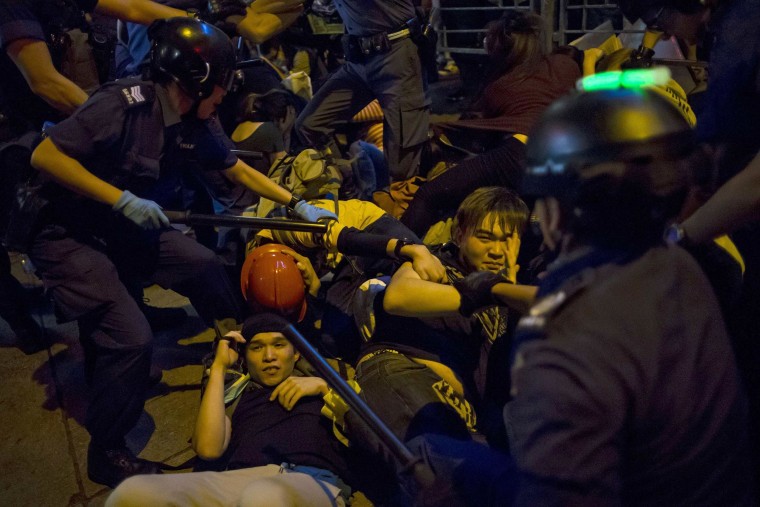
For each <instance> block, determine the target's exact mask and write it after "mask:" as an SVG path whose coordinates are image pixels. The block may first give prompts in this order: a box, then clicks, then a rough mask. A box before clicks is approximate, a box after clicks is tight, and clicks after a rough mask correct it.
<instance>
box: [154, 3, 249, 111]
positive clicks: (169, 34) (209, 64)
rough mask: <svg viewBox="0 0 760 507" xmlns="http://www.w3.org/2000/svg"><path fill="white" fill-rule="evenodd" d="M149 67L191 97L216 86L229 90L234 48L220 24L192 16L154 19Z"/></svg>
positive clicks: (199, 95) (156, 74)
mask: <svg viewBox="0 0 760 507" xmlns="http://www.w3.org/2000/svg"><path fill="white" fill-rule="evenodd" d="M148 36H149V37H150V39H151V41H152V45H151V52H150V69H151V75H152V77H153V79H154V80H156V79H161V78H164V79H168V80H171V81H174V82H176V83H177V84H178V85H179V87H180V88H181V89H182V90H183V91H184V92H185V93H187V94H188V95H190V96H191V97H192V98H194V99H198V100H199V99H204V98H206V97H208V96H210V95H211V93H212V92H213V91H214V87H215V86H219V87H221V88H224V89H225V90H229V89H230V87H231V86H232V82H233V78H234V75H235V49H234V47H233V45H232V42H231V41H230V39H229V37H227V35H226V34H225V33H224V32H223V31H222V30H220V29H219V28H217V27H215V26H213V25H211V24H209V23H206V22H204V21H200V20H197V19H194V18H189V17H188V18H183V17H177V18H170V19H162V20H158V21H155V22H154V23H153V24H152V25H151V26H150V28H149V30H148Z"/></svg>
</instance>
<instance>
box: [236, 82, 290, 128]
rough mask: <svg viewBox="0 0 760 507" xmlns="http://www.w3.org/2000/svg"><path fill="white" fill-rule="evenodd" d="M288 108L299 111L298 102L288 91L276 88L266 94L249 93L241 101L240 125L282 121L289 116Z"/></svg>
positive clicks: (239, 108) (239, 109)
mask: <svg viewBox="0 0 760 507" xmlns="http://www.w3.org/2000/svg"><path fill="white" fill-rule="evenodd" d="M288 106H292V107H293V108H294V109H295V110H296V111H298V100H297V99H296V96H295V95H294V94H293V93H292V92H290V91H288V90H280V89H277V88H275V89H272V90H269V91H268V92H266V93H264V94H258V93H249V94H247V95H245V96H243V98H242V99H240V105H239V107H238V111H239V115H238V123H239V122H242V121H272V122H273V121H275V120H280V119H282V118H285V117H286V116H287V114H288Z"/></svg>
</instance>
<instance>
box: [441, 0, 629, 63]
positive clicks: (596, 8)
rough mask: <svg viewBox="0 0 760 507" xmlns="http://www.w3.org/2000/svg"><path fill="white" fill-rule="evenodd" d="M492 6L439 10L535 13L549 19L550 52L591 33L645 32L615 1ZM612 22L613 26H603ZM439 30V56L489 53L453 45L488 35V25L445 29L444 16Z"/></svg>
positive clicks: (509, 1) (549, 0) (533, 0)
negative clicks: (453, 39)
mask: <svg viewBox="0 0 760 507" xmlns="http://www.w3.org/2000/svg"><path fill="white" fill-rule="evenodd" d="M492 3H493V4H494V5H492V6H470V7H446V6H445V2H444V5H443V6H441V7H440V8H439V11H440V13H444V12H473V11H488V12H493V13H494V15H493V16H492V17H491V19H496V18H498V17H499V15H500V14H499V13H502V12H505V11H509V10H522V11H531V10H532V11H533V12H536V13H538V14H540V15H541V16H542V17H543V18H544V19H545V20H546V26H548V27H551V29H550V30H547V33H546V37H545V44H546V48H547V49H551V48H553V47H555V46H557V45H565V44H568V43H570V42H572V41H573V40H575V39H577V38H579V37H581V36H583V35H585V34H587V33H590V32H595V33H609V34H610V35H612V34H621V33H643V32H642V30H636V29H633V28H631V26H630V24H629V23H627V22H626V21H625V20H624V18H623V16H622V14H621V13H620V11H619V10H618V7H617V3H616V2H615V0H498V1H494V2H492ZM605 22H609V27H608V28H604V27H600V26H601V25H603V24H604V23H605ZM437 29H438V34H439V48H438V51H439V53H468V54H485V50H484V49H483V47H482V44H478V45H477V46H476V47H473V46H466V47H462V46H457V45H454V44H449V42H448V39H449V35H453V34H463V33H477V34H481V37H480V38H479V39H478V40H482V35H484V34H485V26H483V27H472V28H467V29H456V30H452V29H449V28H447V27H446V26H445V24H444V23H443V21H442V19H441V16H440V15H439V16H438V21H437Z"/></svg>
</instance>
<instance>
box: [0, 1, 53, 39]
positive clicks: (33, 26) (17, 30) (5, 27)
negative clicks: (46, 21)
mask: <svg viewBox="0 0 760 507" xmlns="http://www.w3.org/2000/svg"><path fill="white" fill-rule="evenodd" d="M17 39H37V40H41V41H44V40H45V32H44V31H43V30H42V25H41V24H40V21H39V19H38V18H37V16H36V15H35V14H34V12H32V10H31V9H30V8H29V5H28V3H27V2H23V1H21V0H3V1H2V2H0V47H2V48H5V47H7V46H8V44H10V43H11V42H13V41H14V40H17Z"/></svg>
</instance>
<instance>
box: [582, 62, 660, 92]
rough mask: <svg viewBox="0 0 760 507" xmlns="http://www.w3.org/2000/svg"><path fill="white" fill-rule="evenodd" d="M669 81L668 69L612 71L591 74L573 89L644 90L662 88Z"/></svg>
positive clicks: (586, 90) (588, 90)
mask: <svg viewBox="0 0 760 507" xmlns="http://www.w3.org/2000/svg"><path fill="white" fill-rule="evenodd" d="M669 81H670V69H669V68H667V67H653V68H651V69H629V70H622V71H621V70H613V71H610V72H600V73H599V74H592V75H590V76H586V77H584V78H581V79H579V80H578V82H576V83H575V87H576V88H577V89H578V90H581V91H584V92H593V91H599V90H615V89H617V88H630V89H636V88H646V87H649V86H664V85H666V84H668V82H669Z"/></svg>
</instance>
